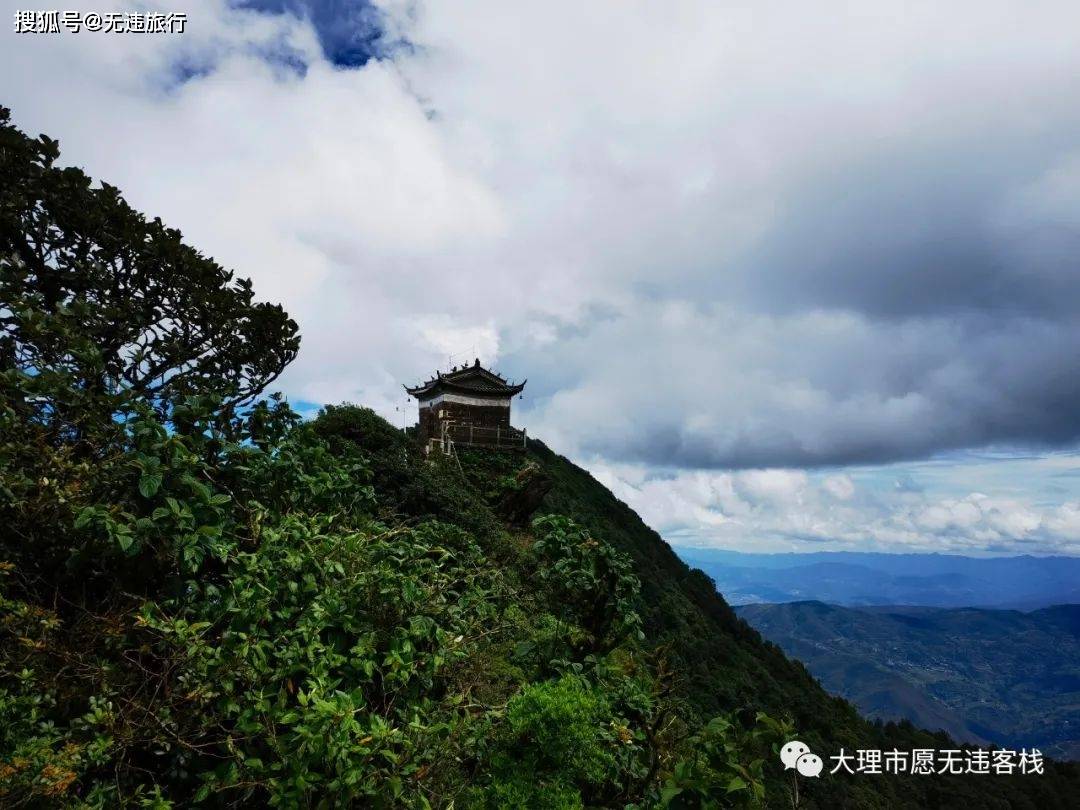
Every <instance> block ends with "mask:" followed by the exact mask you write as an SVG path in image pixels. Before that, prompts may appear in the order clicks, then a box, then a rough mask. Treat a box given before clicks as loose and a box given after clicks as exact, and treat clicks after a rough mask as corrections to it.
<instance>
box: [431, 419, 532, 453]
mask: <svg viewBox="0 0 1080 810" xmlns="http://www.w3.org/2000/svg"><path fill="white" fill-rule="evenodd" d="M442 433H443V440H444V441H445V440H447V439H449V440H450V441H452V442H453V443H454V444H456V445H458V446H459V447H492V448H498V449H503V450H524V449H525V442H526V436H525V431H524V430H518V429H517V428H515V427H482V426H480V425H456V424H444V425H443V430H442Z"/></svg>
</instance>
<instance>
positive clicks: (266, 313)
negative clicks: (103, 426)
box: [0, 107, 300, 413]
mask: <svg viewBox="0 0 1080 810" xmlns="http://www.w3.org/2000/svg"><path fill="white" fill-rule="evenodd" d="M59 155H60V150H59V144H58V142H57V141H54V140H52V139H51V138H48V137H47V136H45V135H42V136H40V137H39V138H37V139H36V140H35V139H32V138H29V137H27V136H26V135H25V134H23V133H22V132H20V131H19V130H18V129H16V128H15V127H14V126H13V125H12V124H11V122H10V111H9V110H7V109H5V108H3V107H0V364H2V366H3V367H5V368H12V367H16V368H19V369H21V370H23V371H24V372H26V373H28V374H31V375H33V374H40V373H42V372H43V371H45V370H49V371H50V372H52V373H56V372H58V371H61V372H63V373H65V374H67V375H69V377H70V379H71V381H72V383H73V384H74V385H75V386H76V388H78V389H80V390H82V391H84V392H86V393H87V394H91V395H92V394H97V393H100V394H102V395H112V394H118V393H130V394H132V395H134V396H137V397H139V398H142V399H145V400H148V401H149V402H151V403H152V404H153V405H154V407H155V408H157V409H158V410H159V411H161V412H163V413H167V412H168V410H169V408H170V405H171V403H175V402H176V401H178V400H179V398H180V397H183V396H188V395H193V394H202V393H206V392H208V391H213V392H214V393H215V394H218V395H221V396H223V398H224V400H225V405H226V406H233V405H238V404H245V403H248V402H251V401H252V400H253V399H254V398H255V397H256V396H257V395H258V394H259V393H260V392H261V391H262V390H263V389H264V388H266V386H267V385H269V384H270V383H271V382H272V381H273V380H274V379H275V378H276V377H277V376H278V375H279V374H280V373H281V372H282V370H284V368H285V366H286V365H288V363H289V362H290V361H291V360H292V359H293V358H294V357H295V356H296V353H297V350H298V349H299V345H300V337H299V334H298V332H297V325H296V323H295V322H294V321H293V320H292V319H290V318H289V317H288V315H287V313H286V312H285V311H284V310H283V309H282V308H281V307H280V306H278V305H273V304H267V303H257V302H255V301H254V300H253V294H252V288H251V282H250V281H248V280H247V279H238V278H235V277H234V275H233V273H232V272H231V271H229V270H226V269H224V268H223V267H221V266H220V265H219V264H217V263H216V262H215V261H214V260H213V259H210V258H208V257H206V256H203V255H202V254H201V253H199V251H197V250H195V249H194V248H192V247H189V246H188V245H185V244H184V243H183V241H182V240H181V234H180V232H179V231H177V230H174V229H171V228H167V227H165V225H164V224H162V222H161V220H160V219H156V218H155V219H153V220H147V218H146V217H145V216H143V215H142V214H140V213H139V212H138V211H136V210H134V209H133V208H132V207H131V206H130V205H128V204H127V203H126V202H125V201H124V199H123V197H122V196H121V195H120V192H119V190H118V189H116V188H115V187H113V186H110V185H108V184H105V183H102V184H101V185H100V186H98V187H95V186H94V185H93V184H92V182H91V179H90V178H89V177H88V176H87V175H86V174H84V173H83V172H82V171H81V170H80V169H77V168H60V167H58V166H57V165H56V162H57V159H58V158H59ZM73 332H74V333H75V335H74V336H73V334H72V333H73ZM73 338H77V339H73Z"/></svg>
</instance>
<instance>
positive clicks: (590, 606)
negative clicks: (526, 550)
mask: <svg viewBox="0 0 1080 810" xmlns="http://www.w3.org/2000/svg"><path fill="white" fill-rule="evenodd" d="M533 531H534V532H535V534H536V541H535V543H534V544H533V547H532V552H533V556H534V558H535V559H536V561H537V576H538V578H539V581H540V582H541V583H542V584H543V585H544V586H546V588H547V589H548V591H549V593H550V595H551V599H552V601H553V603H554V604H556V605H558V606H559V608H558V610H559V615H560V617H561V618H565V617H566V615H567V614H572V615H573V616H574V618H575V619H576V621H577V623H578V624H579V625H580V626H581V627H582V628H583V629H584V630H585V631H586V633H587V634H588V636H587V641H588V644H589V645H590V646H591V647H592V648H593V649H595V650H596V651H597V652H607V651H609V650H611V649H613V648H614V647H616V646H617V645H618V644H619V643H621V642H622V641H624V640H625V639H628V638H632V639H634V640H635V641H640V640H641V639H643V638H644V635H643V634H642V632H641V617H640V616H639V615H638V613H637V611H636V607H637V598H638V591H639V587H640V585H639V582H638V578H637V577H636V576H635V575H634V574H633V567H632V566H631V564H630V560H629V558H627V557H626V556H625V555H623V554H620V553H619V552H617V551H615V549H613V548H612V547H611V546H610V545H608V544H607V543H604V542H601V541H599V540H596V539H595V538H593V537H592V536H591V535H590V534H589V531H588V530H587V529H584V528H582V527H580V526H578V525H577V524H575V523H574V522H573V521H572V520H570V519H569V518H565V517H561V516H557V515H548V516H546V517H542V518H537V519H536V520H535V521H534V522H533Z"/></svg>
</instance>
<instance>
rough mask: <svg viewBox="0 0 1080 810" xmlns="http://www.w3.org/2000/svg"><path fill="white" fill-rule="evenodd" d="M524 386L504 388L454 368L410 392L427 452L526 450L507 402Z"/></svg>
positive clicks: (475, 369)
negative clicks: (460, 448)
mask: <svg viewBox="0 0 1080 810" xmlns="http://www.w3.org/2000/svg"><path fill="white" fill-rule="evenodd" d="M525 382H526V381H522V382H520V383H517V384H515V383H513V382H507V380H506V379H505V378H504V377H502V376H501V375H499V374H496V373H495V372H494V371H491V370H489V369H486V368H484V367H483V366H481V365H480V360H479V358H477V360H476V362H474V363H473V364H472V365H471V366H462V367H461V368H458V367H456V366H455V367H454V368H453V369H452V370H451V371H448V372H445V373H444V372H441V371H437V372H435V376H434V377H432V378H431V379H430V380H428V381H427V382H425V383H422V384H421V385H417V386H415V387H413V388H410V387H409V386H407V385H406V386H403V387H404V388H405V390H406V391H407V392H408V393H409V395H410V396H414V397H416V399H417V402H418V403H419V406H420V419H419V422H418V423H417V428H416V429H417V432H418V434H419V436H420V438H421V440H422V441H423V443H424V446H425V448H427V449H428V450H429V451H430V450H431V449H439V450H441V451H442V452H444V453H449V452H451V451H452V449H453V447H455V446H474V447H490V448H501V449H524V447H525V431H524V430H518V429H517V428H515V427H512V426H511V424H510V402H511V400H512V399H513V398H514V397H515V396H516V395H518V394H520V393H521V391H522V390H523V389H524V388H525Z"/></svg>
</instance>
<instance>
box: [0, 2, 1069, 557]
mask: <svg viewBox="0 0 1080 810" xmlns="http://www.w3.org/2000/svg"><path fill="white" fill-rule="evenodd" d="M0 5H3V6H6V7H7V8H6V11H7V13H6V14H5V18H6V22H5V24H4V30H3V34H2V35H0V103H2V104H4V105H6V106H9V107H11V108H12V110H13V113H14V118H15V120H16V122H17V123H18V124H19V125H20V126H21V127H22V128H23V129H25V130H27V131H29V132H32V133H37V132H47V133H49V134H50V135H52V136H54V137H58V138H59V139H60V140H61V145H62V148H63V150H64V152H63V154H64V159H65V161H67V162H69V163H72V164H77V165H80V166H83V167H84V168H85V169H86V170H87V171H88V172H89V173H90V174H91V175H93V176H95V177H99V178H103V179H106V180H108V181H110V182H112V183H114V184H116V185H119V186H120V187H121V189H122V190H123V191H124V193H125V195H126V196H127V197H128V199H129V200H130V201H131V202H132V203H133V204H134V205H136V206H137V207H139V208H141V209H143V210H144V211H146V212H148V213H151V214H154V215H160V216H162V217H163V218H164V219H165V220H166V221H167V222H169V223H170V224H172V225H174V226H177V227H179V228H181V229H182V230H183V231H184V233H185V234H186V236H187V238H188V240H189V241H190V242H191V243H193V244H195V245H196V246H198V247H199V248H201V249H202V250H204V251H205V252H207V253H209V254H212V255H213V256H215V257H216V258H217V259H218V260H219V261H221V262H222V263H224V264H226V265H228V266H231V267H234V268H236V269H237V271H238V272H239V273H240V274H242V275H247V276H250V277H251V278H252V279H253V280H254V281H255V284H256V289H257V290H258V291H259V293H260V294H261V296H262V297H263V298H266V299H270V300H275V301H281V302H282V303H284V304H285V306H286V308H287V309H288V310H289V311H290V312H291V313H292V314H293V315H294V317H295V318H296V319H297V320H298V321H299V323H300V325H301V328H302V331H303V339H304V342H303V347H302V350H301V356H300V359H299V360H298V361H297V362H296V364H295V365H294V367H293V368H292V369H291V370H290V371H289V372H288V373H287V375H286V376H285V377H284V378H283V379H282V381H281V385H282V387H283V388H284V390H285V391H286V393H287V394H288V395H289V397H290V399H291V400H292V401H293V402H294V403H295V404H297V405H298V406H300V407H303V408H313V407H316V406H317V405H319V404H322V403H327V402H340V401H346V400H347V401H354V402H361V403H365V404H368V405H371V406H372V407H375V408H376V409H377V410H379V411H380V412H382V413H383V414H385V415H386V416H388V417H389V418H392V419H395V420H400V419H401V412H400V411H398V410H396V409H398V408H401V407H402V406H404V405H405V402H404V399H403V396H402V391H401V388H400V383H401V382H414V381H416V380H418V379H420V378H422V377H425V376H426V375H428V374H430V372H432V371H433V370H434V369H435V368H436V367H445V366H446V365H447V363H448V362H463V361H465V360H468V359H470V358H471V357H473V356H476V355H479V356H480V357H481V358H482V359H483V360H484V361H485V362H487V363H491V364H494V365H495V367H496V368H498V369H499V370H501V371H502V372H503V373H505V374H506V375H507V376H511V377H515V378H518V379H521V378H523V377H528V378H529V385H528V388H527V389H526V392H525V398H524V399H523V400H522V401H521V402H518V403H515V408H516V411H517V416H516V421H517V422H519V423H521V424H523V425H525V426H527V427H528V429H529V431H530V433H531V434H533V435H536V436H539V437H542V438H543V439H544V440H545V441H547V442H548V443H549V444H550V445H552V446H553V447H555V448H556V449H558V450H559V451H561V452H564V453H566V454H567V455H569V456H571V457H572V458H573V459H574V460H576V461H578V462H580V463H582V464H584V465H586V466H588V467H589V468H590V469H591V470H592V471H593V472H594V473H595V474H597V475H598V476H599V477H600V478H601V479H602V480H603V481H605V482H606V483H608V484H609V485H610V486H611V487H612V488H613V489H614V490H615V491H616V492H617V493H618V494H619V495H620V497H622V498H623V499H625V500H626V501H627V502H629V503H630V504H631V505H632V506H634V507H635V508H637V509H638V510H639V511H640V512H641V513H642V515H643V516H644V517H645V519H646V520H647V521H648V522H650V523H651V524H652V525H653V526H654V527H656V528H657V529H658V530H660V531H661V533H663V534H664V535H665V536H666V537H667V538H668V539H669V540H671V541H672V542H674V543H677V544H681V545H714V546H719V547H725V548H737V549H745V550H758V551H760V550H765V551H769V550H822V549H830V548H836V549H840V548H843V549H852V550H897V551H902V550H927V549H929V550H941V551H961V552H964V553H988V552H993V553H1001V552H1012V553H1016V552H1025V553H1040V554H1041V553H1070V554H1080V454H1078V451H1077V448H1078V440H1080V408H1078V407H1077V404H1078V401H1080V373H1078V372H1080V6H1078V5H1077V4H1076V3H1075V2H1073V1H1072V0H1026V1H1025V2H1019V1H1017V2H1000V1H999V0H979V1H978V2H967V1H966V0H954V2H950V3H941V2H939V0H934V1H933V2H920V1H919V0H906V1H905V2H902V3H900V2H863V3H848V2H843V3H840V2H820V3H814V4H805V3H803V4H799V3H779V2H768V0H755V1H754V2H746V3H721V2H704V1H702V2H683V1H682V0H668V2H664V3H655V2H654V3H639V2H633V1H632V0H618V1H617V2H616V1H615V0H610V1H609V0H593V2H589V3H582V2H560V1H559V0H547V2H543V3H527V2H513V3H506V2H491V1H490V0H475V2H469V3H459V2H453V1H452V0H433V1H432V2H426V1H423V0H417V1H415V2H414V1H412V0H384V1H380V2H375V3H364V2H355V1H354V2H344V0H324V1H323V2H316V0H311V1H310V2H301V1H300V0H278V1H276V2H275V1H274V0H261V1H260V2H249V3H236V2H231V3H230V2H225V1H224V0H185V2H184V3H182V4H181V3H176V4H174V6H172V7H170V6H168V5H167V4H166V5H161V4H159V3H158V2H157V0H153V2H142V1H141V0H140V1H138V2H135V1H134V0H132V1H131V2H120V3H113V2H111V0H93V2H90V3H88V4H83V3H80V2H76V0H68V2H66V3H65V4H64V5H63V8H64V9H65V10H68V9H78V8H82V9H83V10H85V11H96V12H108V11H114V10H120V11H133V10H138V9H152V8H157V9H161V10H164V11H185V12H186V13H187V15H188V23H187V30H186V32H185V33H184V34H183V35H174V36H162V35H158V36H151V35H117V34H104V33H97V34H91V33H82V34H67V33H64V34H52V35H25V34H15V33H13V14H14V11H15V10H16V8H26V7H27V5H28V4H27V3H25V2H22V0H20V2H19V3H12V2H10V0H0ZM811 7H812V8H813V11H812V12H811V11H810V9H811ZM40 8H41V9H47V8H52V7H51V6H40ZM448 358H452V359H450V360H448Z"/></svg>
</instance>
